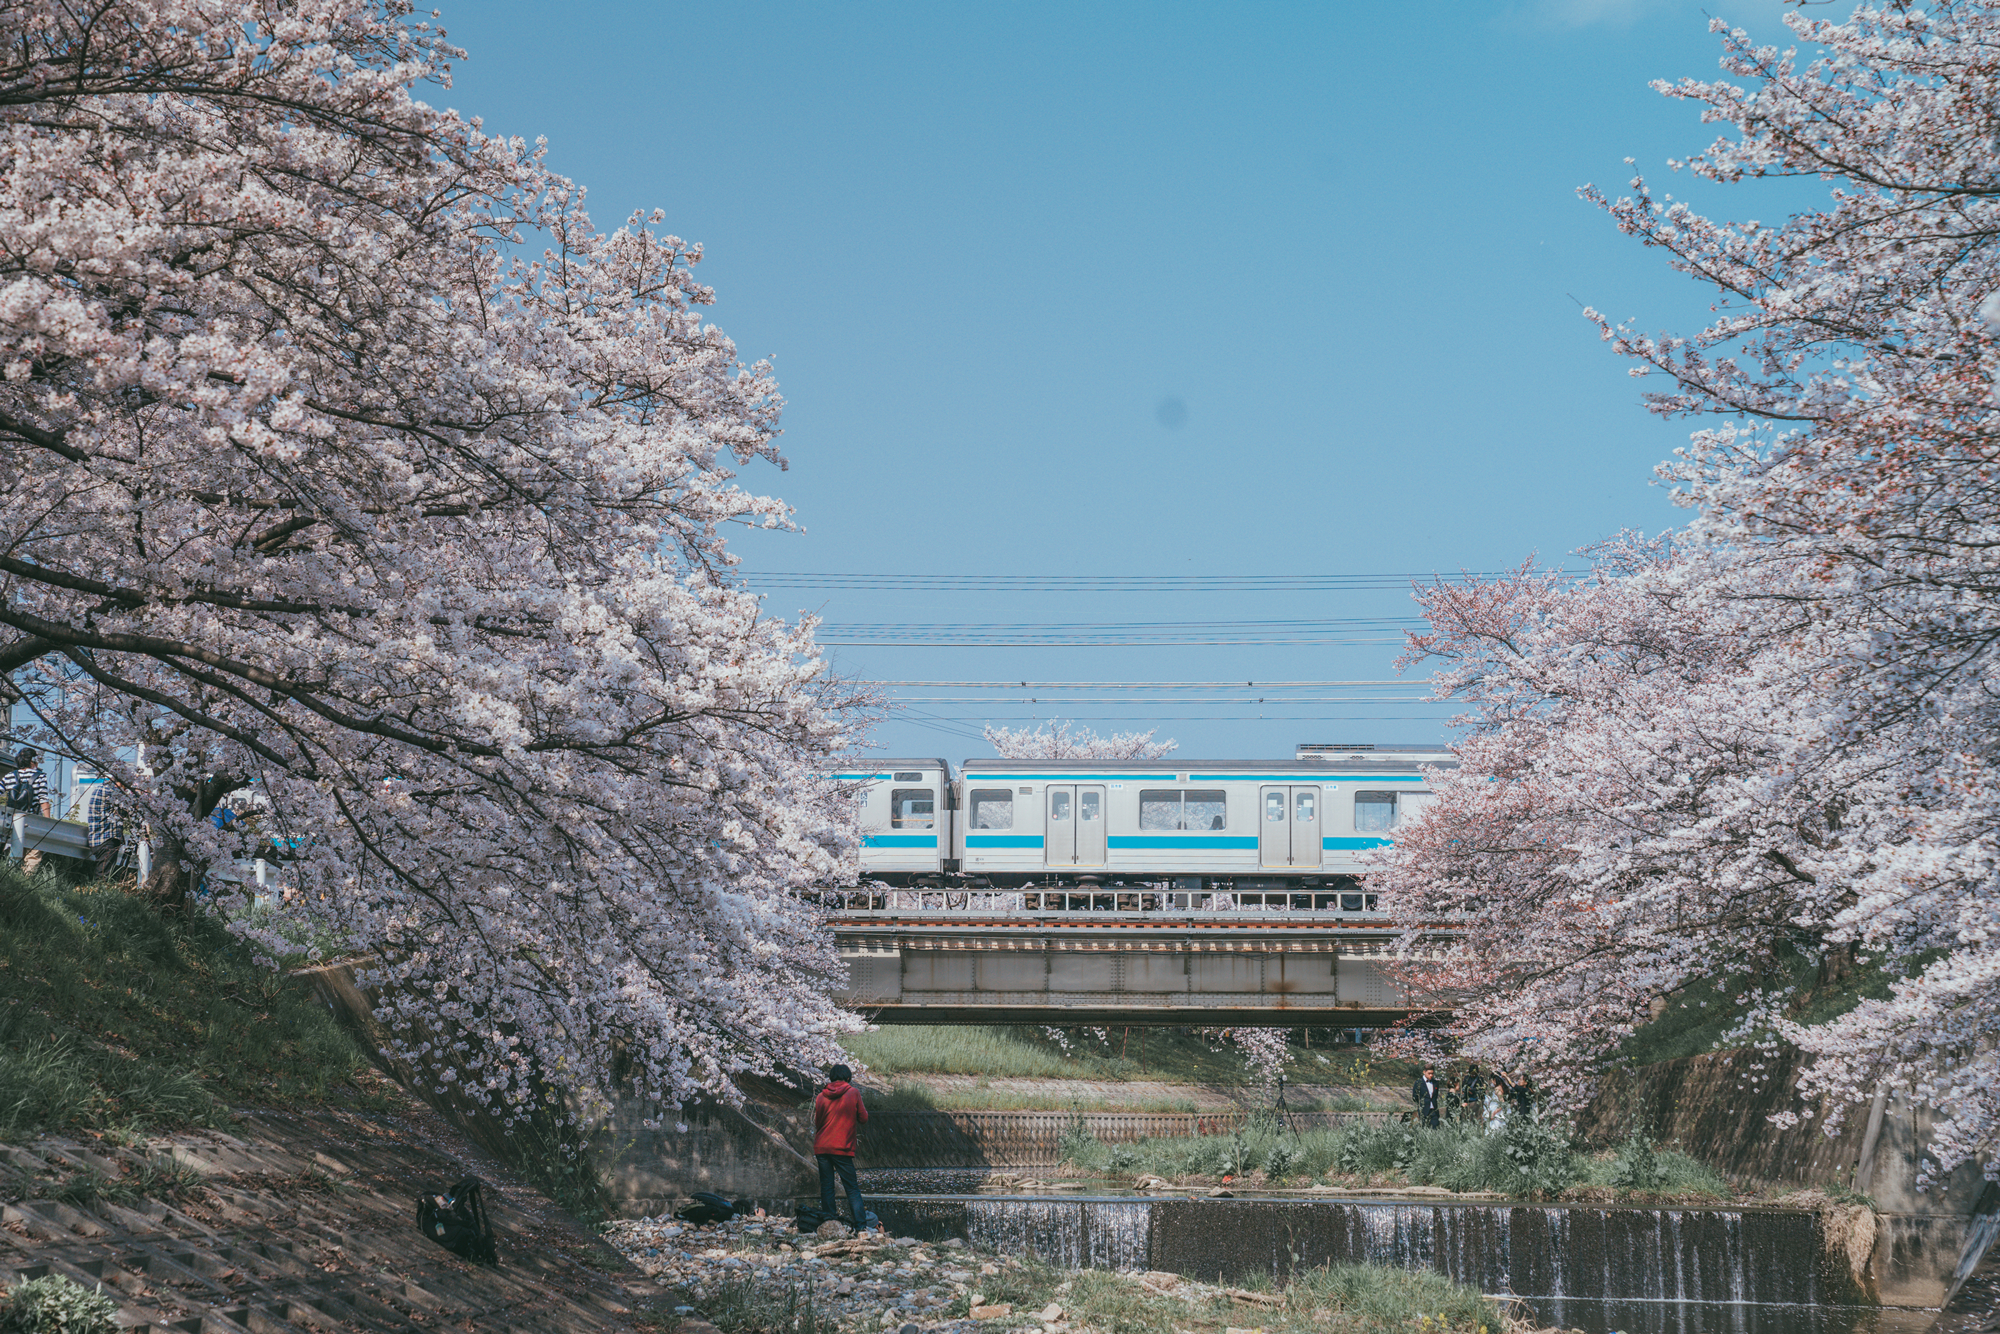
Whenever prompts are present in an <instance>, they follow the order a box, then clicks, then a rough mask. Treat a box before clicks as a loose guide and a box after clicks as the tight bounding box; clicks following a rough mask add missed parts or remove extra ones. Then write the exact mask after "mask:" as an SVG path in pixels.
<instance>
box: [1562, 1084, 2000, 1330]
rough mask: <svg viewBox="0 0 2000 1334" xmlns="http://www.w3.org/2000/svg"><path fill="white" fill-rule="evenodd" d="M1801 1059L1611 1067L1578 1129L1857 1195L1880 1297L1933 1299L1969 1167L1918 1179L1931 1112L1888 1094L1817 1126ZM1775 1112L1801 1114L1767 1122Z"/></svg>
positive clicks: (1760, 1179) (1764, 1179) (1949, 1257)
mask: <svg viewBox="0 0 2000 1334" xmlns="http://www.w3.org/2000/svg"><path fill="white" fill-rule="evenodd" d="M1808 1060H1809V1058H1807V1057H1806V1056H1805V1055H1804V1054H1803V1053H1801V1052H1798V1051H1796V1050H1794V1049H1791V1048H1784V1049H1781V1050H1779V1051H1776V1052H1772V1051H1769V1050H1745V1051H1733V1052H1713V1053H1708V1054H1705V1055H1701V1056H1686V1057H1682V1058H1680V1059H1678V1060H1672V1061H1661V1062H1658V1063H1657V1064H1654V1065H1648V1066H1642V1067H1640V1068H1639V1069H1638V1070H1636V1071H1631V1072H1618V1073H1614V1074H1613V1075H1611V1076H1609V1077H1608V1078H1607V1079H1606V1080H1605V1081H1604V1084H1603V1087H1602V1088H1601V1089H1600V1091H1599V1093H1598V1096H1597V1098H1596V1099H1595V1100H1594V1101H1593V1102H1592V1103H1591V1104H1590V1106H1589V1107H1588V1108H1587V1109H1585V1112H1584V1114H1583V1116H1582V1117H1581V1118H1580V1121H1579V1127H1578V1128H1579V1130H1580V1131H1581V1132H1582V1134H1583V1136H1584V1138H1585V1139H1586V1141H1589V1142H1594V1143H1597V1144H1609V1143H1612V1142H1614V1141H1616V1140H1619V1139H1622V1138H1623V1137H1625V1136H1626V1135H1628V1134H1631V1133H1633V1132H1635V1131H1640V1132H1644V1133H1646V1134H1649V1135H1651V1136H1653V1137H1654V1138H1655V1139H1656V1140H1658V1141H1660V1142H1661V1143H1671V1144H1674V1145H1676V1146H1678V1147H1680V1148H1682V1149H1683V1150H1685V1151H1686V1152H1688V1153H1690V1154H1692V1155H1693V1156H1695V1157H1696V1158H1699V1159H1701V1160H1702V1161H1703V1162H1705V1163H1708V1164H1710V1165H1711V1166H1713V1167H1716V1168H1719V1169H1720V1170H1721V1171H1723V1172H1725V1173H1727V1174H1728V1175H1729V1176H1731V1177H1733V1178H1735V1179H1737V1180H1741V1181H1748V1182H1756V1183H1762V1184H1765V1185H1770V1186H1780V1187H1783V1186H1790V1187H1795V1188H1800V1189H1808V1190H1810V1189H1818V1190H1822V1191H1836V1192H1846V1191H1852V1192H1855V1193H1857V1194H1860V1195H1865V1196H1867V1197H1869V1199H1870V1200H1871V1201H1873V1204H1874V1218H1873V1220H1872V1223H1873V1226H1874V1229H1875V1238H1874V1243H1873V1246H1872V1254H1871V1260H1870V1264H1869V1271H1870V1273H1872V1275H1873V1276H1874V1282H1875V1290H1876V1292H1877V1294H1878V1295H1879V1297H1880V1299H1881V1300H1882V1301H1884V1302H1886V1303H1890V1304H1894V1305H1911V1306H1936V1305H1937V1304H1938V1303H1939V1302H1940V1301H1942V1300H1943V1298H1944V1296H1945V1293H1946V1292H1947V1290H1948V1289H1949V1287H1950V1285H1951V1282H1952V1277H1953V1273H1954V1270H1955V1269H1956V1268H1957V1267H1958V1265H1959V1262H1960V1259H1961V1256H1962V1254H1963V1252H1964V1249H1965V1243H1966V1238H1967V1235H1968V1230H1969V1227H1970V1224H1971V1219H1972V1214H1973V1210H1974V1207H1975V1205H1976V1204H1977V1203H1978V1201H1979V1198H1980V1194H1981V1192H1982V1190H1983V1189H1984V1186H1985V1181H1984V1177H1983V1174H1982V1171H1981V1168H1980V1165H1979V1164H1977V1163H1964V1164H1961V1165H1960V1166H1959V1167H1958V1168H1956V1169H1955V1170H1953V1171H1952V1172H1949V1173H1947V1174H1944V1175H1943V1176H1941V1177H1940V1178H1939V1179H1938V1180H1937V1181H1935V1182H1933V1183H1930V1184H1929V1185H1927V1186H1925V1185H1920V1184H1919V1182H1918V1178H1919V1176H1920V1175H1921V1174H1922V1173H1923V1171H1924V1163H1925V1155H1926V1153H1927V1151H1928V1149H1929V1146H1930V1141H1931V1125H1932V1116H1931V1112H1930V1109H1929V1108H1926V1107H1922V1106H1918V1105H1916V1104H1913V1103H1911V1102H1910V1101H1909V1100H1908V1099H1906V1098H1904V1097H1902V1096H1900V1095H1893V1094H1887V1093H1884V1094H1881V1095H1878V1096H1877V1097H1876V1098H1875V1099H1874V1101H1873V1102H1872V1103H1864V1104H1860V1105H1858V1106H1854V1107H1850V1108H1849V1109H1848V1114H1847V1116H1846V1117H1845V1118H1844V1122H1843V1124H1842V1126H1841V1127H1840V1129H1839V1130H1838V1132H1837V1133H1835V1134H1831V1135H1829V1134H1827V1133H1826V1125H1827V1120H1828V1118H1827V1115H1826V1109H1825V1108H1823V1107H1810V1106H1808V1105H1806V1103H1805V1102H1804V1101H1803V1100H1802V1099H1801V1098H1800V1097H1799V1094H1798V1082H1799V1077H1800V1075H1802V1074H1803V1073H1804V1071H1805V1068H1806V1065H1807V1064H1808ZM1784 1111H1792V1112H1799V1113H1802V1114H1803V1113H1810V1115H1806V1116H1802V1119H1801V1120H1800V1121H1798V1122H1797V1123H1796V1124H1794V1125H1792V1126H1789V1127H1785V1126H1778V1125H1774V1124H1772V1122H1771V1117H1772V1116H1773V1115H1774V1114H1775V1113H1778V1112H1784Z"/></svg>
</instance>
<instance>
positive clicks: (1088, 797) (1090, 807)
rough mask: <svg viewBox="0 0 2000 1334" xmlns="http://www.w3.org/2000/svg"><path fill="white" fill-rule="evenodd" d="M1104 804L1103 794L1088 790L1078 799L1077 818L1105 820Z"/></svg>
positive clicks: (1080, 794)
mask: <svg viewBox="0 0 2000 1334" xmlns="http://www.w3.org/2000/svg"><path fill="white" fill-rule="evenodd" d="M1103 804H1104V794H1103V793H1102V792H1091V791H1088V790H1086V791H1084V792H1082V793H1079V794H1078V796H1077V799H1076V818H1077V819H1079V820H1101V819H1103V818H1104V811H1103Z"/></svg>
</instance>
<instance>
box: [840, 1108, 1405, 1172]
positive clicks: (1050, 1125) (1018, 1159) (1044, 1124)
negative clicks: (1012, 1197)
mask: <svg viewBox="0 0 2000 1334" xmlns="http://www.w3.org/2000/svg"><path fill="white" fill-rule="evenodd" d="M1269 1115H1270V1113H1256V1112H876V1113H874V1114H873V1115H871V1116H870V1117H869V1118H868V1124H867V1125H866V1126H865V1127H864V1128H863V1130H862V1140H861V1159H862V1161H863V1162H864V1163H865V1164H866V1165H867V1166H869V1167H893V1168H938V1167H1043V1168H1046V1167H1054V1166H1055V1165H1056V1164H1057V1163H1059V1162H1061V1161H1062V1147H1061V1144H1062V1137H1063V1135H1064V1133H1065V1132H1066V1131H1068V1129H1069V1128H1070V1126H1071V1124H1072V1123H1073V1122H1075V1121H1078V1120H1081V1122H1082V1123H1083V1128H1084V1129H1085V1130H1088V1131H1089V1132H1090V1133H1091V1134H1092V1135H1094V1136H1095V1137H1096V1138H1097V1139H1098V1140H1099V1141H1100V1142H1101V1143H1105V1144H1130V1143H1132V1142H1134V1141H1136V1140H1142V1139H1152V1138H1188V1137H1191V1136H1196V1135H1231V1134H1234V1133H1235V1132H1236V1131H1237V1130H1239V1129H1241V1128H1242V1127H1244V1126H1246V1125H1248V1124H1249V1123H1250V1122H1251V1121H1253V1120H1255V1119H1256V1118H1257V1117H1258V1116H1269ZM1388 1116H1389V1114H1388V1113H1387V1112H1294V1113H1291V1114H1289V1115H1288V1116H1287V1117H1286V1120H1287V1122H1288V1123H1289V1124H1290V1125H1292V1126H1293V1127H1294V1128H1296V1129H1299V1130H1320V1129H1327V1128H1330V1127H1333V1126H1337V1125H1341V1124H1344V1123H1346V1122H1349V1121H1375V1122H1380V1121H1384V1120H1386V1119H1388Z"/></svg>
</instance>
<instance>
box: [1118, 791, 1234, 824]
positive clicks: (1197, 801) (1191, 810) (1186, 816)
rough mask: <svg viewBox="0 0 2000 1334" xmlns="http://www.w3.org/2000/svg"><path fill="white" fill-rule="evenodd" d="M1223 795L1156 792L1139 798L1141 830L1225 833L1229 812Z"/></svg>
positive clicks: (1141, 795)
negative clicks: (1216, 830) (1186, 830)
mask: <svg viewBox="0 0 2000 1334" xmlns="http://www.w3.org/2000/svg"><path fill="white" fill-rule="evenodd" d="M1223 797H1224V794H1223V793H1221V792H1208V791H1195V792H1183V791H1179V790H1177V789H1173V788H1155V789H1152V790H1150V791H1145V792H1141V793H1140V794H1139V827H1140V828H1141V829H1173V830H1181V829H1221V828H1222V827H1223V825H1224V824H1225V819H1224V817H1225V816H1226V814H1227V808H1226V806H1225V805H1224V799H1223Z"/></svg>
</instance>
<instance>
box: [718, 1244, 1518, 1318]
mask: <svg viewBox="0 0 2000 1334" xmlns="http://www.w3.org/2000/svg"><path fill="white" fill-rule="evenodd" d="M974 1283H975V1286H976V1287H977V1290H978V1292H979V1294H980V1295H981V1296H982V1297H984V1298H985V1299H986V1301H987V1302H988V1303H991V1304H1005V1305H1009V1306H1012V1307H1013V1308H1014V1315H1013V1317H1012V1318H1011V1319H1003V1320H1000V1321H997V1322H995V1323H996V1325H997V1326H998V1327H1000V1328H1011V1327H1015V1326H1019V1325H1022V1324H1026V1323H1029V1322H1030V1321H1032V1319H1033V1317H1034V1313H1035V1312H1038V1311H1040V1310H1041V1309H1043V1308H1044V1307H1045V1306H1047V1305H1048V1303H1050V1302H1054V1303H1056V1304H1057V1305H1059V1306H1061V1307H1062V1308H1063V1314H1064V1323H1065V1325H1066V1327H1072V1328H1081V1329H1090V1330H1098V1331H1103V1332H1104V1334H1176V1332H1177V1331H1190V1330H1208V1331H1213V1330H1218V1329H1222V1328H1226V1327H1229V1326H1237V1327H1253V1328H1257V1327H1260V1328H1262V1329H1263V1330H1264V1331H1266V1334H1324V1331H1329V1330H1331V1331H1339V1332H1340V1334H1349V1332H1351V1334H1378V1332H1379V1334H1389V1332H1390V1331H1395V1332H1396V1334H1410V1331H1413V1330H1424V1331H1428V1332H1429V1334H1453V1332H1456V1331H1464V1334H1476V1332H1477V1331H1479V1330H1481V1329H1482V1328H1483V1329H1485V1330H1489V1331H1494V1330H1498V1329H1499V1328H1500V1310H1499V1308H1498V1307H1497V1306H1496V1305H1495V1304H1494V1303H1493V1302H1491V1301H1489V1300H1488V1299H1486V1298H1485V1297H1483V1296H1481V1295H1480V1294H1479V1292H1478V1291H1477V1290H1476V1289H1473V1288H1468V1287H1465V1286H1464V1285H1462V1284H1458V1283H1454V1282H1452V1281H1451V1280H1450V1279H1448V1278H1446V1277H1445V1276H1444V1275H1442V1274H1439V1273H1437V1272H1435V1271H1434V1270H1428V1269H1416V1270H1409V1269H1390V1268H1384V1267H1380V1266H1374V1265H1330V1266H1327V1267H1325V1268H1322V1269H1308V1270H1300V1271H1298V1272H1297V1273H1294V1274H1293V1275H1292V1276H1291V1279H1290V1281H1289V1282H1288V1283H1286V1284H1285V1285H1284V1286H1283V1287H1281V1288H1279V1287H1273V1286H1272V1284H1271V1282H1270V1280H1269V1279H1268V1278H1267V1277H1261V1276H1258V1277H1249V1278H1246V1279H1244V1280H1243V1287H1244V1289H1246V1290H1248V1291H1253V1292H1266V1293H1270V1294H1271V1295H1273V1296H1275V1297H1278V1298H1279V1299H1280V1301H1281V1303H1282V1304H1280V1305H1278V1306H1275V1307H1267V1306H1261V1305H1259V1306H1245V1305H1241V1304H1238V1303H1236V1302H1234V1301H1231V1300H1230V1299H1228V1298H1227V1297H1223V1296H1219V1295H1217V1296H1211V1297H1207V1298H1203V1299H1197V1300H1196V1301H1194V1302H1193V1303H1190V1302H1188V1301H1185V1300H1183V1299H1181V1298H1179V1297H1174V1296H1169V1295H1167V1294H1165V1293H1161V1292H1156V1291H1154V1290H1153V1289H1151V1288H1149V1287H1147V1286H1145V1285H1144V1284H1141V1283H1139V1282H1138V1281H1137V1280H1136V1279H1135V1278H1133V1277H1132V1276H1130V1275H1126V1274H1114V1273H1106V1272H1104V1271H1102V1270H1082V1271H1079V1272H1075V1273H1069V1272H1065V1271H1062V1270H1057V1269H1052V1268H1050V1267H1048V1266H1045V1265H1041V1264H1036V1263H1033V1262H1025V1261H1017V1262H1013V1263H1007V1264H1005V1265H1004V1267H1003V1268H1002V1269H1001V1271H1000V1272H999V1273H998V1274H990V1275H986V1276H984V1277H981V1278H979V1279H976V1280H974ZM968 1310H969V1304H968V1302H967V1300H966V1299H965V1298H960V1299H959V1301H958V1302H957V1303H955V1304H954V1305H953V1306H952V1307H951V1308H950V1313H951V1314H952V1315H954V1316H962V1315H965V1314H966V1313H967V1311H968ZM729 1334H735V1331H730V1332H729Z"/></svg>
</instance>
